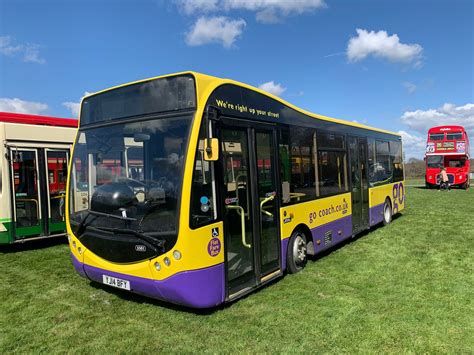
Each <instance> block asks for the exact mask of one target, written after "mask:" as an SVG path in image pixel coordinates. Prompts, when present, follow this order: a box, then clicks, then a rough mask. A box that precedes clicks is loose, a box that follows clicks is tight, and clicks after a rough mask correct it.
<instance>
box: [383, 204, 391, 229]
mask: <svg viewBox="0 0 474 355" xmlns="http://www.w3.org/2000/svg"><path fill="white" fill-rule="evenodd" d="M390 222H392V204H391V203H390V201H389V200H388V198H387V199H386V200H385V203H384V205H383V225H384V226H386V225H387V224H390Z"/></svg>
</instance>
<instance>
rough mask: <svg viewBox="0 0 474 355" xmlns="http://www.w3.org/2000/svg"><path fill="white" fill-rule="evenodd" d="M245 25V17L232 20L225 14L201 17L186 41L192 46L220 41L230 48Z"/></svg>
mask: <svg viewBox="0 0 474 355" xmlns="http://www.w3.org/2000/svg"><path fill="white" fill-rule="evenodd" d="M245 26H246V22H245V21H244V20H243V19H237V20H232V19H230V18H228V17H224V16H218V17H200V18H199V19H198V20H197V21H196V23H195V24H194V26H193V27H192V28H191V30H190V31H189V32H188V33H187V34H186V43H187V44H188V45H190V46H201V45H203V44H208V43H220V44H222V45H223V46H224V47H225V48H230V47H232V45H233V44H234V42H235V40H236V39H237V38H238V37H239V36H240V35H241V34H242V31H243V30H244V28H245Z"/></svg>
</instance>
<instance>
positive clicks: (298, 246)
mask: <svg viewBox="0 0 474 355" xmlns="http://www.w3.org/2000/svg"><path fill="white" fill-rule="evenodd" d="M293 257H294V259H295V261H296V262H298V263H301V262H303V261H305V259H306V242H305V240H304V239H303V238H302V237H301V236H300V235H298V236H297V237H296V240H295V243H294V244H293Z"/></svg>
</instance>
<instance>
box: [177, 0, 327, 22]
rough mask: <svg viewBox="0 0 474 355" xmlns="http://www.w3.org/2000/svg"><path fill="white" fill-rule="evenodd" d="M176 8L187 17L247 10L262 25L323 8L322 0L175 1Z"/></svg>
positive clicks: (324, 4)
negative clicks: (198, 14) (253, 14)
mask: <svg viewBox="0 0 474 355" xmlns="http://www.w3.org/2000/svg"><path fill="white" fill-rule="evenodd" d="M175 2H176V3H177V5H178V7H179V8H180V9H181V10H182V11H183V12H184V13H186V14H187V15H192V14H196V13H199V12H200V13H210V12H216V11H226V12H230V11H233V10H247V11H252V12H255V13H256V19H257V21H259V22H262V23H277V22H280V20H281V17H284V16H291V15H301V14H303V13H307V12H312V11H314V10H317V9H320V8H325V7H326V3H325V2H324V0H177V1H175Z"/></svg>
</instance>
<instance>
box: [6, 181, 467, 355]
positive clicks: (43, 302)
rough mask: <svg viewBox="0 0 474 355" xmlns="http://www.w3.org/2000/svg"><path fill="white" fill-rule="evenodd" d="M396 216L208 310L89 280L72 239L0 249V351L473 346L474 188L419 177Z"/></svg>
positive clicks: (450, 349) (438, 349)
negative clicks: (72, 250) (76, 265)
mask: <svg viewBox="0 0 474 355" xmlns="http://www.w3.org/2000/svg"><path fill="white" fill-rule="evenodd" d="M409 185H411V186H412V187H409V188H408V189H407V194H408V195H407V196H408V207H407V209H406V210H405V211H404V212H403V213H402V214H401V215H400V216H399V217H398V218H396V219H395V220H394V221H393V223H392V224H391V225H389V226H387V227H384V228H377V229H375V230H372V231H371V232H370V233H366V234H364V235H363V236H361V237H359V238H357V239H355V240H353V241H351V242H350V243H346V244H345V245H344V246H341V247H339V248H336V249H335V250H333V251H332V252H331V253H328V254H327V255H324V256H322V257H319V258H317V259H315V260H312V261H310V262H309V263H308V265H307V267H306V268H305V269H304V270H303V271H302V272H300V273H299V274H296V275H287V276H285V277H284V278H283V279H280V280H279V281H277V282H275V283H273V284H272V285H270V286H268V287H265V288H264V289H261V290H259V291H256V292H254V293H252V294H251V295H249V296H247V297H246V298H244V299H241V300H239V301H237V302H235V303H233V304H230V305H227V306H224V307H221V308H218V309H216V310H214V311H209V312H204V313H202V312H200V313H199V312H198V313H196V312H193V311H190V310H186V309H182V308H177V307H174V306H171V305H168V304H164V303H161V302H155V301H153V300H150V299H147V298H144V297H140V296H136V295H133V294H129V293H123V292H120V291H115V290H113V289H110V288H104V287H102V286H101V285H97V284H91V283H89V282H88V281H87V280H85V279H83V278H81V277H79V276H78V275H76V273H75V272H74V270H73V267H72V265H71V262H70V259H69V251H68V246H67V245H66V244H65V243H62V242H58V241H56V242H52V241H46V242H42V243H34V244H27V245H23V246H22V245H16V246H9V247H6V248H5V247H3V248H1V249H0V269H1V273H0V282H1V287H0V298H1V304H0V353H10V352H20V353H25V352H35V353H36V352H45V353H49V352H84V353H91V352H100V353H103V352H106V353H126V352H140V353H141V352H149V353H151V352H165V351H166V352H203V351H209V352H234V351H239V352H241V351H243V352H247V353H254V352H273V351H281V352H294V351H310V350H311V351H314V352H325V353H341V352H350V353H352V352H359V353H376V352H377V353H378V352H390V353H400V352H403V353H406V352H417V353H421V352H422V353H427V352H428V353H434V352H435V353H472V351H473V349H474V341H473V340H474V339H473V334H474V329H473V324H474V310H473V299H474V292H473V291H474V287H473V286H474V285H473V281H474V279H473V275H474V273H473V260H474V258H473V246H474V191H473V190H470V191H468V192H466V191H463V190H455V191H451V192H437V191H436V190H425V189H423V188H421V187H416V186H414V185H416V182H415V183H414V182H412V183H411V184H410V183H409Z"/></svg>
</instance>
